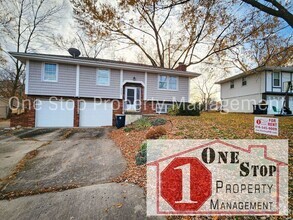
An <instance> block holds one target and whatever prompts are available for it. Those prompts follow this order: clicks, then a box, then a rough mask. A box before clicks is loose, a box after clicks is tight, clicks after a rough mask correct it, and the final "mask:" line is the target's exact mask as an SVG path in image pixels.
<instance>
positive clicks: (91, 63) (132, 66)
mask: <svg viewBox="0 0 293 220" xmlns="http://www.w3.org/2000/svg"><path fill="white" fill-rule="evenodd" d="M9 54H11V55H12V56H13V57H15V58H16V59H18V60H20V61H22V62H25V61H26V60H38V61H51V62H58V63H70V64H79V65H86V66H94V67H105V68H116V69H124V70H135V71H144V72H148V73H165V74H174V75H180V76H187V77H192V78H194V77H198V76H200V74H199V73H195V72H189V71H180V70H172V69H162V68H156V67H151V66H150V67H148V66H137V65H135V64H124V63H114V62H103V61H95V60H81V59H74V58H69V57H68V58H67V57H58V56H56V57H53V56H46V55H39V54H38V55H37V54H28V53H17V52H9Z"/></svg>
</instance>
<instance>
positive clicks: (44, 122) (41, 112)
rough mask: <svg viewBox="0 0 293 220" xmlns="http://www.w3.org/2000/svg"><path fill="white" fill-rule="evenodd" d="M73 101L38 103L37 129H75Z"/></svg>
mask: <svg viewBox="0 0 293 220" xmlns="http://www.w3.org/2000/svg"><path fill="white" fill-rule="evenodd" d="M73 126H74V102H73V101H62V102H61V101H38V103H37V106H36V127H73Z"/></svg>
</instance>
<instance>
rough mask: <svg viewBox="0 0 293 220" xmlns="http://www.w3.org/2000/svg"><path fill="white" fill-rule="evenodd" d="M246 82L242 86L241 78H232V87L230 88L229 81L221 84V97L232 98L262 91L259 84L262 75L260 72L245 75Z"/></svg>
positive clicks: (257, 93)
mask: <svg viewBox="0 0 293 220" xmlns="http://www.w3.org/2000/svg"><path fill="white" fill-rule="evenodd" d="M246 80H247V84H246V85H245V86H242V78H239V79H235V80H234V88H232V89H231V88H230V82H226V83H223V84H222V85H221V98H222V99H227V98H233V97H235V98H236V97H241V96H248V95H259V94H261V93H262V91H261V84H262V80H263V78H262V76H261V74H253V75H248V76H247V77H246Z"/></svg>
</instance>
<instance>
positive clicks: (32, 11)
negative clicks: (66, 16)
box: [0, 0, 64, 96]
mask: <svg viewBox="0 0 293 220" xmlns="http://www.w3.org/2000/svg"><path fill="white" fill-rule="evenodd" d="M63 7H64V2H62V4H56V1H46V0H34V1H27V0H2V1H0V8H1V11H0V18H3V17H6V19H1V20H0V22H1V23H0V30H1V32H0V36H1V38H0V39H1V44H2V51H1V52H2V53H1V54H0V55H1V59H2V60H6V61H7V62H2V65H0V68H1V69H2V71H1V73H2V75H1V80H2V81H3V80H4V81H6V82H10V83H9V84H8V85H9V86H10V87H11V88H4V90H5V91H10V92H9V93H10V94H9V96H16V95H18V96H22V91H23V85H24V74H23V72H24V64H23V63H21V62H20V61H18V60H16V59H14V58H13V57H11V56H10V55H9V54H8V53H7V51H8V50H13V51H16V52H25V53H26V52H28V51H31V50H32V49H33V45H34V46H36V44H37V43H38V42H39V41H41V42H42V43H43V42H44V36H46V35H48V33H49V32H50V29H51V28H52V26H51V25H52V24H53V23H54V21H56V20H57V19H56V18H57V17H56V16H57V14H58V13H59V12H60V11H61V10H62V9H63ZM40 39H41V40H40ZM39 43H40V42H39ZM11 63H12V65H13V66H14V68H12V65H11ZM2 87H3V86H2Z"/></svg>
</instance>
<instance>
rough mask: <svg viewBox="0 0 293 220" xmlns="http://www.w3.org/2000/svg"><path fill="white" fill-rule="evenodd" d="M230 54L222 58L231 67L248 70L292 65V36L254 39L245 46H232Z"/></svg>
mask: <svg viewBox="0 0 293 220" xmlns="http://www.w3.org/2000/svg"><path fill="white" fill-rule="evenodd" d="M230 52H231V54H230V56H229V55H227V56H226V59H223V60H224V62H225V63H226V65H227V64H229V63H230V64H232V66H231V68H234V67H236V68H237V69H239V70H241V71H243V72H248V71H249V70H251V69H253V68H256V67H263V66H292V65H293V56H292V54H293V46H292V36H289V37H286V38H282V37H280V36H277V35H272V36H268V37H267V38H265V39H260V40H254V41H253V42H251V43H250V44H249V45H246V47H245V48H233V49H231V50H230Z"/></svg>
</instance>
